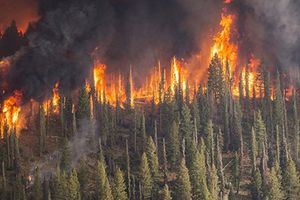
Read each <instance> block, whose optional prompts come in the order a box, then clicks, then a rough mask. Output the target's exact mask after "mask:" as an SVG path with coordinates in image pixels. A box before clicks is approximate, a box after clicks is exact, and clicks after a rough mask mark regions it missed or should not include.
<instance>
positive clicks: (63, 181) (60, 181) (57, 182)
mask: <svg viewBox="0 0 300 200" xmlns="http://www.w3.org/2000/svg"><path fill="white" fill-rule="evenodd" d="M52 196H53V198H54V199H65V198H66V197H67V196H68V182H67V175H66V173H65V172H61V171H60V169H59V168H57V171H56V175H55V177H54V189H53V195H52Z"/></svg>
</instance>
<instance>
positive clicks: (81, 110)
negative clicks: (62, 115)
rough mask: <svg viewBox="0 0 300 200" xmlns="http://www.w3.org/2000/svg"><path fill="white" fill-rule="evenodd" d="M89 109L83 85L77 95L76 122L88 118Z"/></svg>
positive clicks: (87, 96) (88, 101) (87, 97)
mask: <svg viewBox="0 0 300 200" xmlns="http://www.w3.org/2000/svg"><path fill="white" fill-rule="evenodd" d="M90 111H91V109H90V98H89V95H88V93H87V91H86V89H85V87H82V88H81V89H80V91H79V97H78V105H77V111H76V117H77V122H81V120H89V119H90ZM77 124H78V123H77Z"/></svg>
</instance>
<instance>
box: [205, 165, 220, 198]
mask: <svg viewBox="0 0 300 200" xmlns="http://www.w3.org/2000/svg"><path fill="white" fill-rule="evenodd" d="M218 180H219V178H218V174H217V169H216V167H215V164H214V163H213V164H212V166H211V170H210V173H209V181H208V182H209V189H210V197H211V200H218V199H219V191H220V189H219V186H218Z"/></svg>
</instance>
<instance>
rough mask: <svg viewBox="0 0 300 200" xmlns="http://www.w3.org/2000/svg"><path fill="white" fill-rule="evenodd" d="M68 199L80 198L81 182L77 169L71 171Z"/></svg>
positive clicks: (77, 199)
mask: <svg viewBox="0 0 300 200" xmlns="http://www.w3.org/2000/svg"><path fill="white" fill-rule="evenodd" d="M68 197H69V198H68V199H70V200H80V199H81V195H80V184H79V181H78V177H77V172H76V170H75V169H73V170H72V171H71V174H70V177H69V180H68Z"/></svg>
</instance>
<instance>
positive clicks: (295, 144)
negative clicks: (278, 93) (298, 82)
mask: <svg viewBox="0 0 300 200" xmlns="http://www.w3.org/2000/svg"><path fill="white" fill-rule="evenodd" d="M295 93H296V92H295V89H293V145H292V146H293V152H294V160H295V162H296V164H298V162H299V148H300V147H299V118H298V107H297V97H296V94H295Z"/></svg>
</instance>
